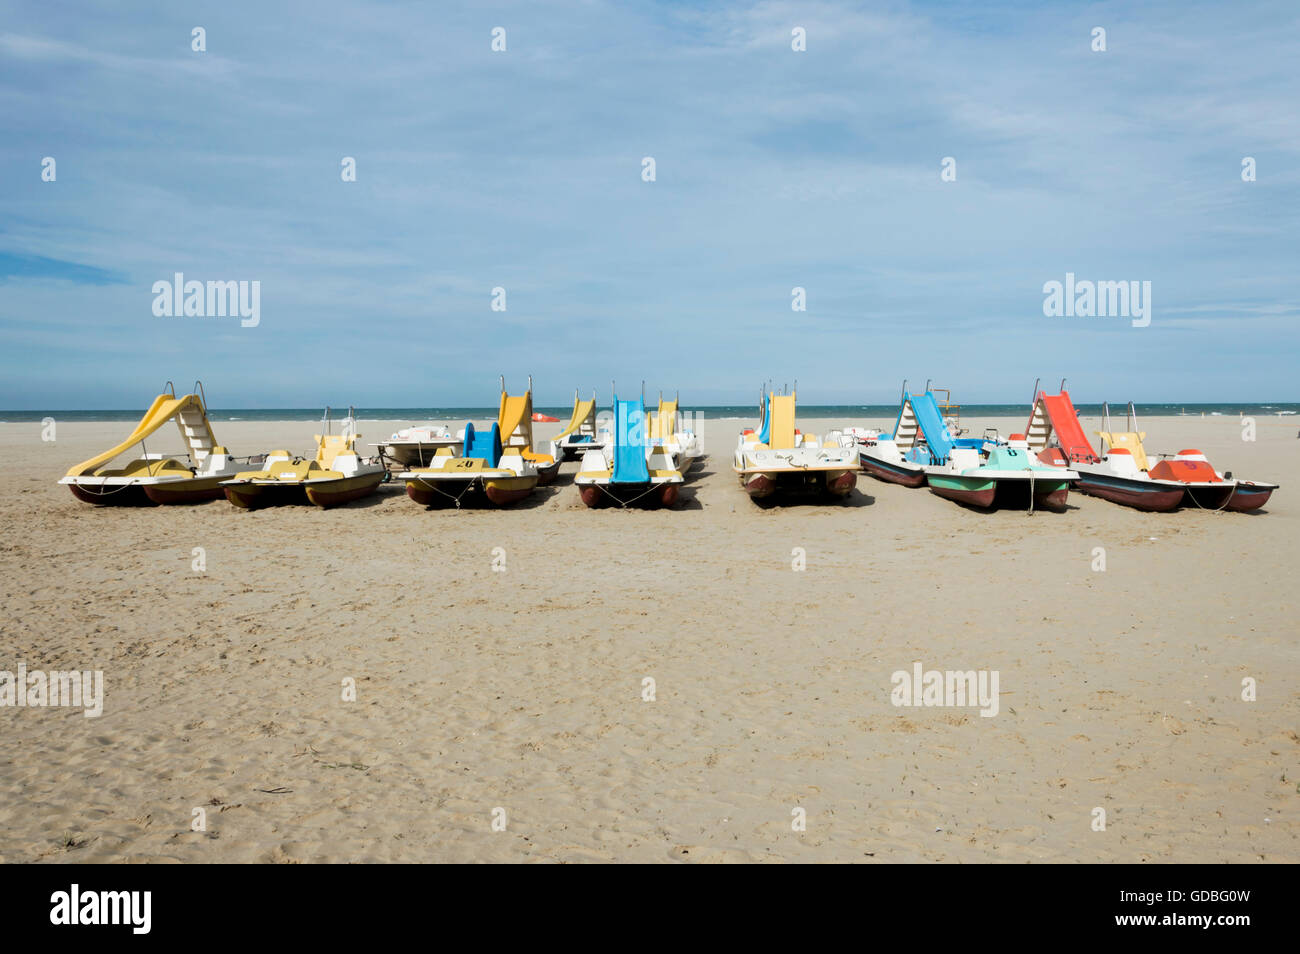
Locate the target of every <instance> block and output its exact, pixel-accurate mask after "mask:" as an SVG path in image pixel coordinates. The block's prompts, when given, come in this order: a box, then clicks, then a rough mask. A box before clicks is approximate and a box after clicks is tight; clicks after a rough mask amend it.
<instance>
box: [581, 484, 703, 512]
mask: <svg viewBox="0 0 1300 954" xmlns="http://www.w3.org/2000/svg"><path fill="white" fill-rule="evenodd" d="M680 490H681V487H680V485H679V484H661V485H659V486H658V487H657V488H655V489H654V490H652V491H650V492H649V493H647V492H646V487H645V485H644V484H642V485H640V486H633V487H627V486H624V487H623V488H620V489H612V488H606V487H599V486H597V485H595V484H582V485H580V486H579V487H578V496H579V497H581V498H582V502H583V503H584V504H586V505H587V506H588V507H591V508H592V509H596V508H598V507H606V506H609V505H610V504H612V503H614V502H615V501H616V500H620V499H622V498H623V497H626V498H627V499H628V501H629V502H630V504H631V505H633V506H643V507H671V506H673V505H674V504H676V503H677V499H678V495H679V492H680Z"/></svg>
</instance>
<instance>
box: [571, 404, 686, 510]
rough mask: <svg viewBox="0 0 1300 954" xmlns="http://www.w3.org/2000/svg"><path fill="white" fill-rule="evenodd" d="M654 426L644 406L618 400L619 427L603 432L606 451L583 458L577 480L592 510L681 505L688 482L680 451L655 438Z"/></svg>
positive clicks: (602, 448) (594, 451)
mask: <svg viewBox="0 0 1300 954" xmlns="http://www.w3.org/2000/svg"><path fill="white" fill-rule="evenodd" d="M660 410H661V411H662V410H663V404H662V402H661V404H660ZM648 423H649V421H648V415H647V414H646V410H645V403H644V402H643V401H641V400H640V399H637V400H631V401H620V400H619V399H618V397H617V396H615V398H614V422H613V428H612V429H611V430H608V431H603V432H602V434H601V437H602V440H601V442H600V443H601V446H600V447H598V448H594V449H592V450H589V451H587V452H586V453H585V454H583V455H582V465H581V467H580V468H579V470H578V473H577V474H576V475H574V478H573V482H574V484H575V485H576V486H577V488H578V494H579V496H581V498H582V502H583V503H585V504H586V505H587V506H588V507H593V508H594V507H601V506H605V505H607V504H617V505H618V506H620V507H626V506H630V505H633V504H640V505H642V506H663V507H671V506H672V505H673V504H674V503H676V502H677V496H678V491H679V489H680V487H681V485H682V483H683V481H684V480H685V478H684V476H683V475H682V473H681V471H680V470H679V469H678V467H677V461H676V459H675V457H674V454H675V453H677V454H680V451H676V452H675V451H674V450H673V448H672V446H670V445H669V444H668V443H666V442H665V441H663V440H657V441H656V440H652V439H650V438H649V436H648V434H647V431H648V430H649V429H650V428H648V427H647V424H648Z"/></svg>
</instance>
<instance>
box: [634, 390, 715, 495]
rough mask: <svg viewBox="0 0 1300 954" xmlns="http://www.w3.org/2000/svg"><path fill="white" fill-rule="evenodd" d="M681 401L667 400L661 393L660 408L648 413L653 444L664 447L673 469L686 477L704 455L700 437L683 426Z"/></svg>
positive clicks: (675, 399)
mask: <svg viewBox="0 0 1300 954" xmlns="http://www.w3.org/2000/svg"><path fill="white" fill-rule="evenodd" d="M679 401H680V398H673V400H671V401H665V400H664V396H663V394H662V393H661V394H660V395H659V406H658V408H657V409H656V410H654V411H649V412H647V413H648V417H649V421H650V443H651V445H653V446H655V447H659V448H662V450H663V454H664V456H665V457H666V458H667V460H668V462H669V463H670V464H671V465H672V466H671V469H673V470H676V471H677V472H678V473H680V474H681V475H682V477H683V478H685V477H687V476H688V475H689V474H690V472H691V469H692V468H693V467H695V465H696V464H697V463H699V462H700V460H702V459H703V455H702V454H701V452H700V439H699V438H698V437H697V436H696V435H695V432H694V431H691V430H687V429H685V428H683V427H682V426H681V419H680V414H679V412H678V405H679Z"/></svg>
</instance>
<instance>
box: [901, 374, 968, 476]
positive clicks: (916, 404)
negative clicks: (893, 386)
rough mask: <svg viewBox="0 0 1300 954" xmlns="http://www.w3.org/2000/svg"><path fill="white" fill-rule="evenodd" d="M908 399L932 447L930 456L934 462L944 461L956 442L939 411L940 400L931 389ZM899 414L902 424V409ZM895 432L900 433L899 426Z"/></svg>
mask: <svg viewBox="0 0 1300 954" xmlns="http://www.w3.org/2000/svg"><path fill="white" fill-rule="evenodd" d="M908 400H910V401H911V402H912V413H913V414H915V415H916V423H917V425H918V426H919V427H920V428H921V434H922V436H924V437H925V443H926V446H927V447H929V448H930V456H931V457H932V458H933V460H934V463H936V464H942V463H944V462H945V461H947V460H948V456H949V455H950V454H951V453H952V449H953V447H954V446H956V444H955V442H954V441H953V438H952V435H951V434H950V433H948V425H947V424H945V423H944V420H943V415H942V414H940V413H939V402H938V401H936V400H935V399H934V395H933V394H931V393H930V392H929V391H926V392H925V393H924V394H913V395H910V396H909V398H908ZM898 416H899V423H900V424H901V423H902V417H903V412H902V410H901V409H900V410H899V412H898ZM894 433H898V427H897V426H896V427H895V428H894Z"/></svg>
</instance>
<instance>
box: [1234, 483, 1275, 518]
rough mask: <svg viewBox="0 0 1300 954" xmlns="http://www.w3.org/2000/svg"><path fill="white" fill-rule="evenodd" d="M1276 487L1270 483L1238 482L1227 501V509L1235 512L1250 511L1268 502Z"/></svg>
mask: <svg viewBox="0 0 1300 954" xmlns="http://www.w3.org/2000/svg"><path fill="white" fill-rule="evenodd" d="M1275 490H1277V487H1275V486H1272V485H1270V484H1238V485H1237V492H1236V493H1234V494H1233V495H1232V499H1231V500H1229V501H1228V509H1229V510H1235V511H1236V512H1237V513H1250V511H1252V510H1258V509H1259V508H1260V507H1262V506H1264V504H1266V503H1268V498H1269V497H1271V496H1273V491H1275Z"/></svg>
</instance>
